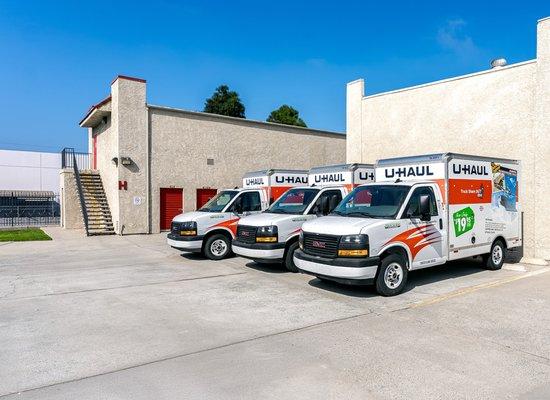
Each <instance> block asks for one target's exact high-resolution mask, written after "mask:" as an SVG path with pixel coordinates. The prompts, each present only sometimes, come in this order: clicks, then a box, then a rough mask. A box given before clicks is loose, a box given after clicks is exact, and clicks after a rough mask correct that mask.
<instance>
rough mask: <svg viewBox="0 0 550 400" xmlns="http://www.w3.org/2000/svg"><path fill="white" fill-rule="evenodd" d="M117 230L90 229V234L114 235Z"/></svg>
mask: <svg viewBox="0 0 550 400" xmlns="http://www.w3.org/2000/svg"><path fill="white" fill-rule="evenodd" d="M114 234H115V231H98V232H92V231H88V235H90V236H103V235H114Z"/></svg>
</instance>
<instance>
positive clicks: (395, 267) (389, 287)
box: [375, 254, 409, 296]
mask: <svg viewBox="0 0 550 400" xmlns="http://www.w3.org/2000/svg"><path fill="white" fill-rule="evenodd" d="M408 275H409V271H408V270H407V262H406V261H405V259H404V258H403V257H402V256H400V255H399V254H390V255H389V256H387V257H384V258H383V259H382V262H381V263H380V267H379V268H378V273H377V275H376V282H375V286H376V291H377V292H378V294H380V295H382V296H395V295H397V294H399V293H401V292H402V291H403V289H405V286H406V285H407V277H408Z"/></svg>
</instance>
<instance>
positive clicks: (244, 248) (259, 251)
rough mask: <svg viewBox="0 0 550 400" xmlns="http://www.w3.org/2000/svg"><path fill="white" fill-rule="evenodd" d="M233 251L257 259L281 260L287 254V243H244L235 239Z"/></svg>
mask: <svg viewBox="0 0 550 400" xmlns="http://www.w3.org/2000/svg"><path fill="white" fill-rule="evenodd" d="M231 248H232V250H233V253H235V254H238V255H239V256H241V257H245V258H250V259H251V260H255V261H269V262H280V261H282V260H283V257H284V254H285V243H244V242H241V241H239V240H238V239H235V240H233V245H232V246H231Z"/></svg>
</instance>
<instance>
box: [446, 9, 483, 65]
mask: <svg viewBox="0 0 550 400" xmlns="http://www.w3.org/2000/svg"><path fill="white" fill-rule="evenodd" d="M466 25H467V23H466V21H464V20H463V19H462V18H457V19H450V20H448V21H447V22H446V23H445V25H444V26H442V27H441V28H439V30H438V31H437V42H438V43H439V45H440V46H441V47H442V48H443V49H445V50H449V51H451V52H453V53H455V54H456V55H457V56H458V57H460V58H471V57H474V56H477V55H479V53H480V49H479V48H478V47H477V46H476V44H475V43H474V41H473V39H472V38H471V36H469V35H468V34H467V33H466V32H465V31H466V29H465V28H466Z"/></svg>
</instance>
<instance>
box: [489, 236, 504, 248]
mask: <svg viewBox="0 0 550 400" xmlns="http://www.w3.org/2000/svg"><path fill="white" fill-rule="evenodd" d="M497 241H499V242H502V244H503V245H504V249H508V245H507V244H506V239H504V237H502V236H497V237H496V238H495V240H493V243H491V248H492V247H493V245H494V244H495V242H497Z"/></svg>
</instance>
